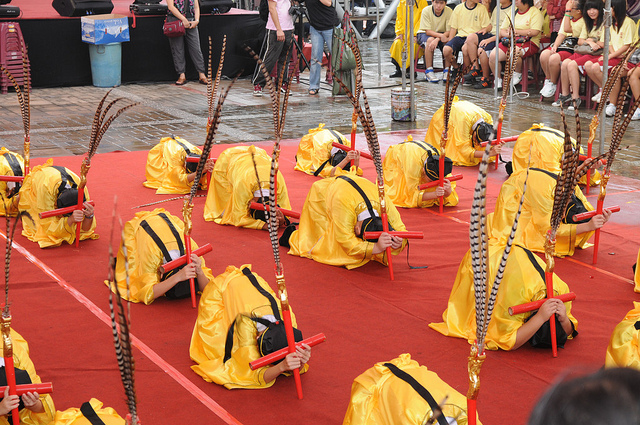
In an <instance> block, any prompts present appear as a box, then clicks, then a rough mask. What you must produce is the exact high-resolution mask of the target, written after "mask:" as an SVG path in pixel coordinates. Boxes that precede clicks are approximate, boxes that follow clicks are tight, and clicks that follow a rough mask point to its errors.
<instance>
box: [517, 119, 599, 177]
mask: <svg viewBox="0 0 640 425" xmlns="http://www.w3.org/2000/svg"><path fill="white" fill-rule="evenodd" d="M571 140H572V142H573V144H574V146H575V144H576V141H575V140H574V139H571ZM563 151H564V133H563V132H561V131H559V130H555V129H553V128H549V127H545V125H544V124H533V126H532V127H531V128H530V129H529V130H527V131H525V132H524V133H522V134H520V136H518V140H517V141H516V143H515V145H514V146H513V154H512V157H511V161H512V164H513V171H517V170H522V169H523V168H527V164H529V152H531V163H530V167H532V168H542V169H543V170H547V171H551V172H552V173H556V174H558V173H560V167H561V164H562V153H563ZM580 151H581V152H583V151H584V149H583V147H582V146H581V147H580ZM600 180H601V176H600V173H599V172H598V171H597V170H592V171H591V186H597V185H599V184H600ZM580 184H584V185H586V184H587V176H586V175H585V176H583V177H582V178H581V179H580Z"/></svg>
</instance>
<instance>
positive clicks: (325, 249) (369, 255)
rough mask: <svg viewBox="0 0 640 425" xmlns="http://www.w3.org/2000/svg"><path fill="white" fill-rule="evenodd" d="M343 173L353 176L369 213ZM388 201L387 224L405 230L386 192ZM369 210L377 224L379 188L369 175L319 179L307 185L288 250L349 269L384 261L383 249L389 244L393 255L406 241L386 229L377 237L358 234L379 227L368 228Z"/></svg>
mask: <svg viewBox="0 0 640 425" xmlns="http://www.w3.org/2000/svg"><path fill="white" fill-rule="evenodd" d="M345 178H348V179H351V180H353V182H355V183H356V184H357V185H358V186H359V187H360V189H361V190H362V191H363V192H364V194H365V195H366V196H367V200H368V201H369V202H370V204H371V207H372V209H373V210H374V212H373V214H371V212H370V211H368V207H367V204H366V203H365V200H364V199H363V197H362V196H361V195H360V193H358V191H357V190H356V189H355V188H354V187H353V186H352V185H351V184H350V183H349V182H348V181H347V180H346V179H345ZM386 206H387V216H388V219H389V223H390V225H391V227H393V229H394V230H396V231H406V228H405V226H404V224H403V223H402V220H401V218H400V214H399V213H398V210H397V209H396V207H395V206H394V205H393V202H391V200H390V199H389V197H386ZM372 215H373V216H376V218H377V221H380V223H379V224H380V225H381V224H382V221H381V220H380V218H379V216H380V202H379V198H378V188H377V186H376V185H375V184H373V183H371V182H370V181H369V180H367V179H365V178H362V177H357V176H353V175H350V176H348V177H347V176H338V177H333V178H328V179H323V180H319V181H317V182H315V183H314V184H313V185H311V189H310V190H309V194H308V195H307V199H306V200H305V202H304V206H303V208H302V214H301V216H300V227H299V228H298V230H296V231H294V232H293V233H292V234H291V237H290V239H289V245H290V247H291V250H290V251H289V254H291V255H297V256H300V257H305V258H310V259H312V260H315V261H318V262H320V263H324V264H330V265H333V266H345V267H346V268H348V269H353V268H356V267H360V266H363V265H365V264H366V263H368V262H369V261H371V260H375V261H378V262H380V263H382V264H385V265H386V264H387V259H386V258H385V255H386V254H385V248H386V247H391V248H392V254H394V255H398V254H399V253H400V252H401V251H402V250H403V249H404V247H405V246H406V243H407V242H406V240H403V239H401V238H398V237H396V236H393V237H392V236H390V235H389V234H384V235H383V236H381V237H380V239H379V240H378V241H377V242H376V241H367V240H363V239H362V238H360V237H358V234H360V233H361V230H363V229H366V230H381V228H380V229H369V228H367V224H368V222H369V221H371V222H375V221H376V220H375V219H372ZM356 226H358V227H357V228H356Z"/></svg>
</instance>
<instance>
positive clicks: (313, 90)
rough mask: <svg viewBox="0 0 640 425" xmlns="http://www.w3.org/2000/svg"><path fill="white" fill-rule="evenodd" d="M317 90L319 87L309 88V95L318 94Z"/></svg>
mask: <svg viewBox="0 0 640 425" xmlns="http://www.w3.org/2000/svg"><path fill="white" fill-rule="evenodd" d="M319 91H320V90H319V89H310V90H309V96H315V95H317V94H318V92H319Z"/></svg>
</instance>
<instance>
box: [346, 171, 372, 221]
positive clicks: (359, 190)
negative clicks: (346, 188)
mask: <svg viewBox="0 0 640 425" xmlns="http://www.w3.org/2000/svg"><path fill="white" fill-rule="evenodd" d="M338 178H339V179H342V180H344V181H346V182H347V183H349V184H350V185H351V186H353V188H354V189H355V190H357V191H358V193H359V194H360V196H362V199H363V200H364V203H365V204H366V205H367V210H368V211H369V214H371V218H373V217H376V215H375V213H374V209H373V206H372V205H371V201H369V198H367V195H365V193H364V191H363V190H362V188H361V187H360V186H358V184H357V183H356V182H354V181H353V180H352V179H350V178H349V177H347V176H338Z"/></svg>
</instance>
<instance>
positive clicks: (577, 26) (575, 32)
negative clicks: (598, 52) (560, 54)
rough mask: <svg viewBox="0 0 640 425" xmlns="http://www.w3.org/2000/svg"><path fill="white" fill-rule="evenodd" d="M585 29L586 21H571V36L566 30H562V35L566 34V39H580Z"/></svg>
mask: <svg viewBox="0 0 640 425" xmlns="http://www.w3.org/2000/svg"><path fill="white" fill-rule="evenodd" d="M584 27H585V25H584V19H582V18H580V19H578V20H577V21H574V20H571V34H567V32H566V31H565V30H564V29H560V34H564V35H565V36H566V37H580V34H582V31H583V29H584Z"/></svg>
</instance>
